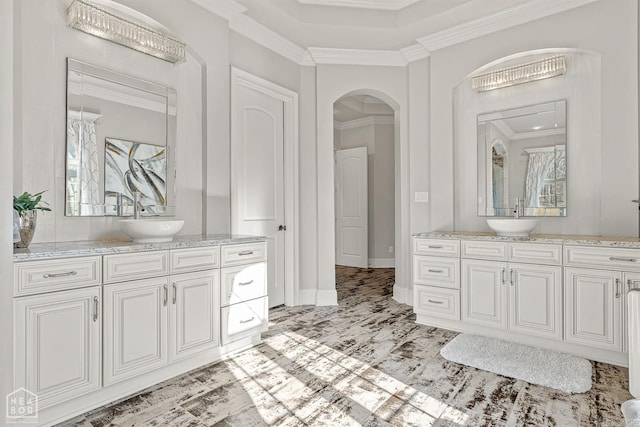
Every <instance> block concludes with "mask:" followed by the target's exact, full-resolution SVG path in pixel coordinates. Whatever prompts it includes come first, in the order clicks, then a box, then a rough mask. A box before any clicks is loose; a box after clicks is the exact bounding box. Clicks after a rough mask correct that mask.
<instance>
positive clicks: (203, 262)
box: [171, 246, 220, 274]
mask: <svg viewBox="0 0 640 427" xmlns="http://www.w3.org/2000/svg"><path fill="white" fill-rule="evenodd" d="M219 265H220V247H219V246H211V247H206V248H193V249H174V250H172V251H171V274H174V273H188V272H190V271H202V270H209V269H212V268H218V266H219Z"/></svg>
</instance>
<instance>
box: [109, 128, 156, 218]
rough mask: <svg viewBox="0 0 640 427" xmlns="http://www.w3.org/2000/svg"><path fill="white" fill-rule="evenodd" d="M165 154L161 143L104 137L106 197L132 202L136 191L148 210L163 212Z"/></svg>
mask: <svg viewBox="0 0 640 427" xmlns="http://www.w3.org/2000/svg"><path fill="white" fill-rule="evenodd" d="M166 183H167V156H166V147H165V146H163V145H153V144H145V143H141V142H132V141H125V140H121V139H115V138H105V176H104V191H105V200H107V199H110V200H113V201H115V200H116V196H117V194H118V193H120V194H122V200H123V203H126V204H128V205H131V204H132V202H133V193H134V192H136V191H139V192H140V194H141V196H142V197H141V199H140V202H141V203H142V205H143V206H145V212H146V213H149V214H162V213H164V212H165V207H166V204H167V188H166Z"/></svg>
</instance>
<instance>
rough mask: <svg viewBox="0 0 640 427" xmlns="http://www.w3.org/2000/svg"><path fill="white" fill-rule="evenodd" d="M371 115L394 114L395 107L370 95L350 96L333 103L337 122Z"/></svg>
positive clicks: (334, 116) (334, 117)
mask: <svg viewBox="0 0 640 427" xmlns="http://www.w3.org/2000/svg"><path fill="white" fill-rule="evenodd" d="M371 116H393V109H392V108H391V107H390V106H389V105H388V104H387V103H386V102H384V101H382V100H380V99H378V98H376V97H374V96H369V95H354V96H349V97H347V98H342V99H339V100H338V101H336V102H335V103H334V104H333V119H334V120H335V121H337V122H348V121H351V120H357V119H363V118H365V117H371Z"/></svg>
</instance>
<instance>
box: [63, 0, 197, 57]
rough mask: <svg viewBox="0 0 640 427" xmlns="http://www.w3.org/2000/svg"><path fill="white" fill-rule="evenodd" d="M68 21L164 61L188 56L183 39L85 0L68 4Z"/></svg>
mask: <svg viewBox="0 0 640 427" xmlns="http://www.w3.org/2000/svg"><path fill="white" fill-rule="evenodd" d="M67 23H68V24H69V26H70V27H72V28H75V29H77V30H80V31H84V32H85V33H88V34H92V35H94V36H97V37H100V38H103V39H105V40H109V41H112V42H115V43H118V44H121V45H123V46H126V47H129V48H131V49H135V50H138V51H140V52H144V53H146V54H148V55H151V56H155V57H156V58H160V59H164V60H165V61H169V62H172V63H176V62H181V61H184V59H185V52H186V45H185V44H184V43H183V42H181V41H180V40H177V39H175V38H173V37H171V36H168V35H166V34H163V33H161V32H159V31H158V30H155V29H153V28H150V27H148V26H146V25H142V24H140V23H137V22H134V21H133V20H132V19H131V18H129V17H126V18H125V17H122V16H118V15H117V14H116V13H115V12H113V11H111V10H106V9H103V8H101V7H98V6H97V5H95V4H93V3H91V2H88V1H86V0H73V2H72V3H71V4H70V5H69V7H68V8H67Z"/></svg>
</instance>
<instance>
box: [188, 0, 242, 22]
mask: <svg viewBox="0 0 640 427" xmlns="http://www.w3.org/2000/svg"><path fill="white" fill-rule="evenodd" d="M191 1H192V2H193V3H195V4H197V5H198V6H200V7H202V8H204V9H206V10H208V11H209V12H212V13H215V14H216V15H218V16H220V17H221V18H224V19H226V20H227V21H230V20H231V19H233V18H235V17H236V16H238V15H242V14H243V13H245V12H246V11H247V8H246V7H244V6H242V5H241V4H240V3H238V2H236V1H234V0H191Z"/></svg>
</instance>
